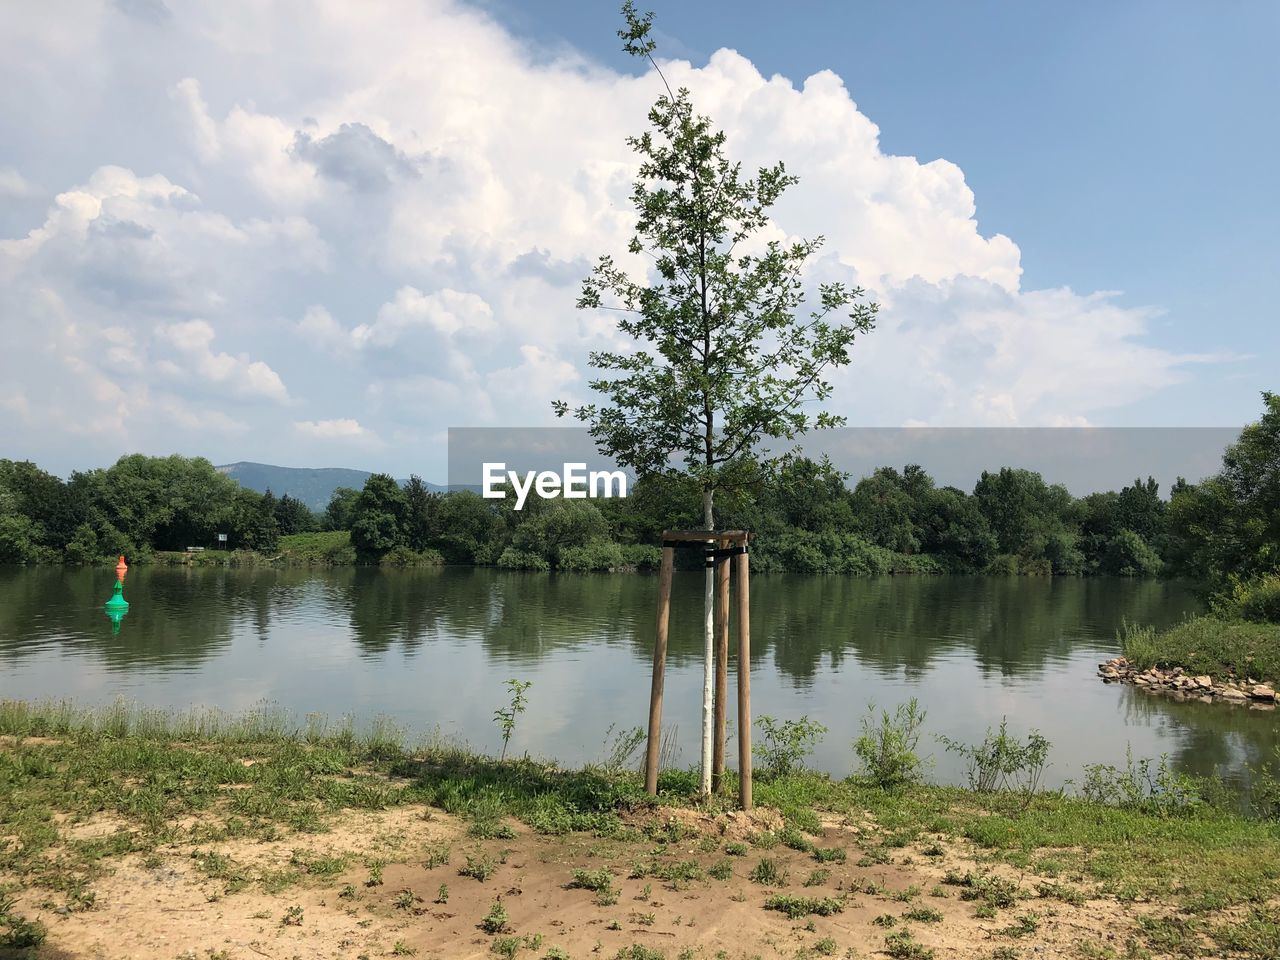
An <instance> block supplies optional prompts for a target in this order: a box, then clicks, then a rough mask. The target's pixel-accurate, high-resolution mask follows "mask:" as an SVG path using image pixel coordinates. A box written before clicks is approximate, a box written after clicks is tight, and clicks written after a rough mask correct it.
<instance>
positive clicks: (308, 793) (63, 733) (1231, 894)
mask: <svg viewBox="0 0 1280 960" xmlns="http://www.w3.org/2000/svg"><path fill="white" fill-rule="evenodd" d="M500 697H501V694H499V693H495V700H496V699H498V698H500ZM904 716H908V717H915V718H917V719H922V718H920V716H919V711H917V710H914V709H908V710H899V711H893V712H889V713H887V714H886V715H885V717H884V718H883V719H879V718H873V719H872V720H871V721H870V728H869V729H868V730H866V731H864V735H866V736H869V737H870V738H871V740H873V741H876V742H892V743H897V744H899V745H902V744H903V743H904V742H907V741H909V740H910V737H907V738H906V740H904V738H903V736H902V731H897V732H896V733H895V731H894V730H893V727H894V725H895V724H897V723H900V722H901V721H902V718H903V717H904ZM796 723H797V724H799V727H798V728H797V727H793V728H791V729H792V730H795V729H801V730H802V731H803V732H804V733H805V734H806V735H805V736H804V737H791V738H788V737H787V735H786V729H787V728H785V727H784V726H783V724H782V723H781V722H774V723H773V724H772V725H771V726H772V729H773V731H774V732H775V734H777V736H776V737H774V738H772V739H769V738H766V743H765V748H766V749H768V750H771V751H773V756H774V759H775V760H777V759H778V758H779V757H781V759H782V762H780V763H777V764H773V765H765V768H764V769H762V770H761V771H760V775H759V778H758V784H757V798H758V803H759V805H760V809H758V810H757V811H754V812H753V813H752V814H751V815H749V816H748V815H743V814H733V813H731V812H730V806H729V805H728V803H727V802H725V801H722V800H720V799H718V798H712V799H711V800H710V801H708V802H706V803H702V804H699V803H696V802H695V801H694V800H693V799H692V797H693V796H694V794H695V793H696V789H697V785H698V784H697V773H696V771H684V770H664V771H663V774H662V777H661V778H660V783H659V786H660V794H659V797H658V798H656V800H655V799H653V798H649V797H647V796H645V795H644V794H643V792H642V782H641V780H640V778H639V776H638V775H637V774H636V773H635V772H634V770H633V769H631V767H630V763H629V758H630V753H629V751H628V743H629V742H630V744H631V746H634V738H628V735H625V734H624V735H623V736H621V737H619V738H617V739H615V740H613V741H611V742H610V743H609V744H604V745H602V758H601V761H600V762H599V763H597V764H595V765H592V766H588V767H586V768H584V769H581V770H563V769H560V768H559V767H557V766H556V765H555V764H553V763H548V762H543V761H538V760H534V759H532V758H529V757H527V756H524V757H517V758H513V759H510V760H507V761H499V760H495V759H492V758H490V757H486V756H483V755H479V754H477V753H475V752H473V751H470V750H466V749H462V748H460V747H458V746H456V745H451V744H449V743H445V742H442V741H439V740H437V739H427V740H423V741H419V742H416V743H415V742H412V741H410V740H409V739H408V738H406V737H405V735H404V734H403V732H402V731H400V730H398V729H396V728H394V727H393V726H391V725H389V724H386V723H381V724H373V725H370V726H368V727H367V728H365V729H364V730H362V731H357V730H356V729H354V728H353V727H352V726H351V725H350V724H349V723H340V724H336V725H335V724H330V723H327V722H325V721H323V720H321V719H319V718H308V719H307V720H305V721H303V722H300V723H297V722H290V721H289V719H288V718H286V717H285V716H283V715H281V714H279V713H276V712H272V711H269V710H263V711H258V712H254V713H251V714H247V715H242V716H235V717H231V716H222V715H216V714H207V713H200V714H188V715H181V716H178V715H168V714H161V713H156V712H153V711H146V710H140V709H134V708H130V707H127V706H124V705H116V706H114V707H111V708H107V709H104V710H99V711H87V710H81V709H76V708H73V707H70V706H66V705H59V704H29V703H22V702H13V701H8V702H4V703H0V837H3V838H4V842H3V843H2V844H0V943H2V944H4V945H8V946H12V947H14V948H19V947H24V946H25V947H29V948H32V949H33V950H34V949H36V947H37V945H38V944H40V943H42V942H45V941H47V942H48V943H49V945H50V946H54V947H56V946H58V945H62V944H75V945H77V946H87V945H88V944H90V943H91V942H94V940H95V938H96V940H97V941H99V942H100V941H102V940H103V936H101V934H103V933H105V934H106V936H114V937H121V936H124V937H128V938H129V939H130V944H129V945H130V947H131V950H132V952H131V955H137V956H164V957H171V956H175V955H179V954H180V953H181V951H182V950H183V949H188V948H190V949H192V950H193V951H198V952H196V953H193V954H192V955H198V956H205V952H204V951H205V950H208V949H212V950H214V951H218V950H226V951H229V952H227V953H225V954H221V955H224V956H229V957H237V956H248V955H249V951H252V952H254V953H261V952H263V950H264V948H268V949H267V952H268V953H272V954H273V955H275V953H274V951H273V950H271V949H269V946H270V944H272V943H273V942H277V941H279V940H280V938H285V940H287V941H288V943H287V944H286V943H285V942H280V944H279V945H280V947H281V948H284V947H285V946H286V945H290V946H293V947H295V948H296V947H297V945H298V944H299V943H301V942H302V941H294V940H290V939H289V938H291V937H293V936H295V934H296V935H297V936H304V935H305V936H306V937H308V938H309V940H308V941H306V942H308V943H310V944H311V945H312V946H311V948H312V949H314V948H315V946H317V945H318V944H325V945H328V946H334V947H336V946H338V943H337V941H338V939H339V938H340V937H341V938H342V939H343V940H345V941H346V946H348V947H357V948H358V949H357V952H368V953H369V954H370V955H371V956H372V955H385V954H388V953H401V954H407V953H408V952H411V951H413V950H417V949H423V950H424V951H426V952H425V954H424V955H432V954H431V951H432V949H433V948H435V949H443V950H444V951H445V952H446V953H447V951H448V949H449V948H450V947H451V946H453V945H455V944H463V943H469V944H472V945H473V946H472V947H470V948H469V949H472V950H473V952H474V953H475V955H481V954H482V953H487V952H490V951H492V952H496V953H498V954H504V953H505V952H506V951H508V950H510V951H511V952H510V953H506V954H505V955H512V956H514V955H517V954H518V955H525V956H529V957H534V956H543V955H546V956H556V955H559V956H565V955H568V956H575V957H579V956H581V957H586V956H593V955H594V956H599V955H603V956H606V957H613V956H624V957H630V956H641V957H646V958H649V957H656V956H663V957H668V958H671V960H674V958H675V957H676V956H677V955H685V956H690V957H692V956H698V955H699V954H698V953H697V952H695V948H696V947H703V949H704V951H708V952H706V953H705V955H707V956H711V955H712V954H713V953H714V950H715V947H716V945H717V944H718V943H720V942H721V941H724V945H725V946H726V947H727V948H729V949H730V950H731V952H730V953H727V954H726V955H728V956H732V957H734V958H735V960H736V958H738V957H748V956H752V955H761V956H764V955H768V956H786V957H795V956H797V955H800V956H807V957H815V956H818V955H836V956H845V955H856V956H861V955H863V953H862V951H863V950H864V949H866V945H869V944H870V945H883V947H882V949H884V950H885V951H886V952H888V954H889V955H891V956H893V955H903V956H917V957H926V956H931V955H932V954H931V953H930V952H929V951H931V950H937V949H941V950H945V951H947V952H949V953H951V955H959V956H974V957H989V956H993V955H997V956H1020V955H1022V954H1021V953H1020V952H1019V951H1021V950H1022V949H1024V948H1025V949H1028V950H1031V951H1033V952H1034V950H1035V948H1036V947H1041V948H1045V947H1047V948H1048V949H1050V950H1051V951H1056V952H1057V954H1058V955H1064V956H1079V957H1124V956H1132V957H1142V956H1148V955H1167V954H1170V953H1172V954H1174V955H1177V956H1188V957H1195V956H1221V955H1225V954H1227V953H1231V954H1232V955H1238V956H1243V957H1259V958H1261V957H1273V956H1275V955H1276V952H1277V951H1278V950H1280V915H1277V913H1276V911H1275V909H1274V906H1273V904H1274V902H1275V898H1276V897H1277V896H1280V866H1278V865H1280V831H1278V830H1277V826H1276V823H1275V821H1273V820H1269V819H1267V818H1266V816H1255V817H1253V818H1246V817H1243V816H1240V815H1238V814H1237V813H1235V812H1232V810H1231V809H1229V807H1230V806H1231V804H1230V802H1226V801H1224V802H1219V801H1218V800H1217V799H1215V796H1216V795H1215V793H1214V791H1213V790H1212V789H1210V788H1209V787H1210V785H1208V784H1206V783H1205V782H1201V781H1193V780H1190V779H1188V778H1184V777H1179V776H1177V775H1176V774H1173V773H1172V772H1170V771H1169V769H1168V768H1167V766H1165V765H1164V764H1160V763H1147V762H1131V763H1130V764H1128V765H1127V766H1126V767H1123V768H1114V767H1105V766H1099V767H1095V768H1090V769H1089V771H1088V772H1087V775H1086V777H1085V779H1084V781H1083V782H1082V783H1081V785H1080V786H1079V788H1078V789H1074V790H1068V791H1062V792H1048V793H1046V792H1039V791H1036V790H1034V789H1027V787H1026V785H1027V783H1028V781H1027V780H1026V779H1025V778H1022V777H1020V776H1019V770H1025V769H1029V768H1030V767H1031V766H1034V765H1035V764H1037V763H1042V762H1043V760H1044V757H1043V755H1042V752H1043V749H1047V745H1042V743H1041V741H1037V740H1035V739H1034V737H1032V738H1029V739H1028V740H1027V741H1026V744H1025V745H1023V744H1022V741H1021V739H1020V738H1019V737H1017V736H1016V735H1014V734H1012V733H1009V732H1008V731H1006V730H1005V729H1004V728H1002V729H1001V730H1000V731H999V732H998V733H994V734H992V735H991V736H990V737H988V739H987V741H985V742H984V743H983V744H978V745H975V746H974V747H972V748H969V750H968V753H967V754H966V755H967V756H969V757H971V758H972V760H973V763H974V765H975V766H974V777H973V779H972V788H970V789H962V788H951V787H938V786H931V785H928V784H926V783H923V782H922V781H921V778H920V777H919V776H918V775H917V774H918V772H919V771H920V770H921V769H922V768H921V767H920V765H918V764H915V765H908V766H909V767H910V768H911V769H912V770H915V771H916V772H917V773H916V774H913V775H911V776H908V777H905V778H903V777H899V776H897V774H898V773H899V772H900V771H901V770H902V769H903V764H902V763H901V759H902V758H901V756H897V757H896V758H895V762H894V763H893V764H892V768H893V769H892V770H889V769H888V768H884V769H881V768H880V767H878V766H877V762H878V761H877V759H876V758H877V757H879V756H881V754H880V752H878V751H875V750H868V751H866V752H865V753H861V752H860V755H862V758H863V762H862V763H861V765H860V767H859V769H858V770H857V771H856V772H855V774H854V775H852V776H850V777H848V778H846V779H843V780H836V779H833V778H831V777H828V776H825V775H821V774H817V773H814V772H812V771H809V770H806V769H805V768H804V765H803V760H804V756H805V754H806V752H807V748H808V745H810V744H811V743H812V742H813V737H812V736H810V734H815V733H819V732H820V731H815V728H814V727H813V726H812V725H806V724H804V723H803V722H802V721H796ZM882 725H884V726H887V727H888V728H889V729H888V730H885V729H881V726H882ZM915 730H916V732H917V733H918V732H919V728H918V724H917V725H916V728H915ZM611 747H613V748H614V749H611ZM949 748H950V747H949ZM891 752H893V751H891ZM853 762H854V761H853V756H852V755H851V765H852V763H853ZM1010 767H1018V768H1019V770H1009V769H1007V768H1010ZM988 768H991V769H988ZM996 768H999V770H996ZM992 770H996V773H997V774H999V773H1001V771H1003V773H1008V774H1009V776H1007V777H1005V776H1002V775H992ZM885 773H890V774H893V776H892V777H890V779H889V780H885V779H884V778H883V776H882V775H883V774H885ZM1267 776H1269V775H1267ZM729 781H730V782H729V783H728V784H727V785H726V796H732V795H733V784H732V776H730V778H729ZM1264 781H1265V782H1266V783H1269V784H1270V785H1271V786H1270V787H1269V788H1268V789H1273V788H1274V784H1275V781H1274V780H1267V779H1266V778H1265V777H1258V778H1255V787H1254V789H1255V793H1256V792H1257V790H1258V789H1259V786H1258V785H1259V784H1261V783H1263V782H1264ZM1002 787H1003V788H1002ZM1255 799H1256V798H1255ZM1255 807H1256V808H1257V809H1259V810H1260V812H1261V813H1263V814H1269V813H1273V812H1274V810H1275V809H1276V808H1275V807H1265V806H1262V805H1259V804H1257V803H1256V802H1255ZM161 876H163V877H164V878H165V879H164V880H163V883H162V884H161V885H160V886H157V885H156V884H157V879H156V878H158V877H161ZM138 884H141V885H144V886H147V887H149V888H151V889H154V890H155V891H156V893H155V894H152V893H150V892H148V893H147V894H145V895H144V896H143V897H142V898H141V899H140V900H139V898H137V897H133V896H131V895H130V887H131V886H132V885H138ZM522 890H528V891H529V893H530V894H535V893H536V895H533V896H530V895H525V896H522V895H521V894H522ZM160 891H163V893H161V892H160ZM157 896H163V898H164V902H165V903H166V904H168V905H169V908H170V909H169V911H168V912H166V911H157V910H155V909H154V903H153V900H154V898H155V897H157ZM184 898H185V899H184ZM432 899H434V904H432V903H431V902H430V901H431V900H432ZM140 903H141V904H143V905H145V908H146V909H145V911H143V912H141V913H140V912H138V911H139V909H140V908H139V904H140ZM495 903H496V904H498V905H499V906H500V907H501V909H502V912H503V913H504V914H505V917H506V919H505V920H504V921H503V922H502V923H501V924H498V923H496V922H495V923H494V924H491V925H490V926H489V927H484V926H483V921H484V919H485V918H486V917H496V916H498V912H497V910H495V907H494V905H495ZM131 911H132V913H131ZM726 913H728V914H729V915H730V916H731V917H732V918H733V921H732V923H731V925H730V926H731V929H725V930H723V931H722V930H721V923H720V920H719V918H720V917H721V916H722V915H725V914H726ZM259 914H264V915H263V916H259ZM651 914H652V915H653V916H654V919H653V920H652V921H650V920H649V919H648V918H649V916H650V915H651ZM837 914H838V921H839V922H838V923H833V922H830V920H831V918H832V917H834V916H835V915H837ZM414 917H416V918H418V919H416V920H414V922H413V923H412V924H407V923H406V922H405V921H406V920H408V919H410V918H414ZM677 917H679V919H677ZM282 918H285V919H282ZM556 918H560V919H561V921H562V922H561V923H559V924H552V923H551V922H550V921H551V920H553V919H556ZM286 921H287V922H286ZM294 921H297V922H296V923H295V922H294ZM619 921H620V922H619ZM614 924H616V926H615V925H614ZM135 927H136V929H135ZM295 927H301V929H299V930H295V929H294V928H295ZM490 927H491V928H492V929H490ZM144 930H150V931H151V933H152V934H154V936H155V938H156V939H155V940H154V943H153V944H152V945H153V946H155V949H154V950H150V949H147V943H143V942H141V940H140V939H139V938H141V937H142V936H143V933H142V931H144ZM230 930H234V931H236V935H235V936H233V937H227V936H226V934H227V933H228V931H230ZM202 932H203V933H204V934H205V939H199V937H200V935H201V933H202ZM511 937H514V938H516V940H515V945H514V947H513V946H512V944H511V943H508V942H507V941H506V940H505V939H504V938H511ZM717 938H719V939H717ZM735 938H736V939H735ZM828 939H829V940H830V941H831V942H830V944H827V943H825V941H827V940H828ZM330 941H332V942H330ZM908 942H909V943H912V944H914V945H915V946H916V947H918V949H919V951H920V952H916V953H901V954H898V953H895V952H894V951H895V950H897V949H900V948H901V945H902V944H905V943H908ZM148 943H150V941H148ZM397 943H399V944H402V945H403V949H402V950H399V951H397V950H396V949H395V944H397ZM530 943H536V944H538V946H537V948H536V949H534V948H531V947H530V946H529V944H530ZM632 945H642V946H643V948H644V949H646V950H650V951H653V952H649V953H633V952H626V951H629V950H630V949H631V947H632ZM895 945H896V946H895ZM115 947H116V948H117V949H124V946H123V945H122V944H121V943H116V944H115ZM851 947H854V948H856V950H855V953H854V954H847V953H846V951H848V950H849V948H851ZM1005 947H1007V948H1008V949H1006V950H1005V952H1004V953H998V954H992V952H991V951H992V950H993V949H995V948H1000V949H1003V948H1005ZM551 948H555V949H558V950H561V951H563V952H562V953H560V954H554V953H550V952H548V951H549V950H550V949H551ZM686 948H687V949H688V950H689V951H690V952H688V953H683V952H682V951H684V950H685V949H686ZM241 949H243V951H244V952H241ZM166 950H167V951H168V952H162V951H166ZM619 951H622V952H619ZM1010 951H1012V952H1010ZM290 952H296V950H294V951H288V950H286V951H285V952H283V953H281V954H279V955H289V953H290ZM33 955H34V956H39V955H40V954H39V953H38V952H36V953H33ZM450 955H456V954H450ZM1028 955H1029V954H1028Z"/></svg>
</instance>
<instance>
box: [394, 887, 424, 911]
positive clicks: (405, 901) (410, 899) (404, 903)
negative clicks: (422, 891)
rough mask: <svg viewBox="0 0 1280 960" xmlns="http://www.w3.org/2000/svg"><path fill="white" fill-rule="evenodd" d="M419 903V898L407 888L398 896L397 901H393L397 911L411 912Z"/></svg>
mask: <svg viewBox="0 0 1280 960" xmlns="http://www.w3.org/2000/svg"><path fill="white" fill-rule="evenodd" d="M417 902H418V898H417V897H416V896H414V894H413V891H412V890H410V889H408V888H406V889H404V890H401V891H400V892H399V893H397V894H396V897H395V899H394V900H393V901H392V905H393V906H395V908H396V909H397V910H409V909H411V908H412V907H413V905H414V904H415V903H417Z"/></svg>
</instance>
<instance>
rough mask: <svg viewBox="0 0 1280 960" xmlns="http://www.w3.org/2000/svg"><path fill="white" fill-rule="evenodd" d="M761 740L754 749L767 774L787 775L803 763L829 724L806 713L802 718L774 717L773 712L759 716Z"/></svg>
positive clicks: (763, 772)
mask: <svg viewBox="0 0 1280 960" xmlns="http://www.w3.org/2000/svg"><path fill="white" fill-rule="evenodd" d="M756 726H758V727H759V728H760V740H759V741H758V742H757V743H756V744H755V745H754V746H753V747H752V750H751V752H752V753H754V754H755V755H756V756H757V757H759V758H760V773H761V775H762V776H764V777H784V776H786V775H787V774H789V773H791V772H792V771H794V770H797V769H801V768H803V767H804V759H805V757H807V756H808V755H809V754H810V753H812V752H813V748H814V746H815V745H816V744H817V743H818V741H820V740H821V739H822V737H823V736H824V735H825V734H826V733H827V728H826V727H824V726H823V725H822V724H820V723H818V722H817V721H815V720H810V719H809V718H808V717H807V716H804V717H801V718H800V719H799V720H782V721H778V720H775V719H774V718H773V717H770V716H761V717H758V718H757V719H756Z"/></svg>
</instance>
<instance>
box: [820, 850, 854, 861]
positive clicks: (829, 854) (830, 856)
mask: <svg viewBox="0 0 1280 960" xmlns="http://www.w3.org/2000/svg"><path fill="white" fill-rule="evenodd" d="M813 859H815V860H817V861H818V862H819V863H844V862H845V861H846V860H848V859H849V854H848V853H846V852H845V849H844V848H843V847H815V848H814V850H813Z"/></svg>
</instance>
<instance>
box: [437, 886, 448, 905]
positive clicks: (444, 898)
mask: <svg viewBox="0 0 1280 960" xmlns="http://www.w3.org/2000/svg"><path fill="white" fill-rule="evenodd" d="M435 902H436V903H448V902H449V885H448V884H447V883H442V884H440V889H439V890H437V891H436V899H435Z"/></svg>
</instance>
